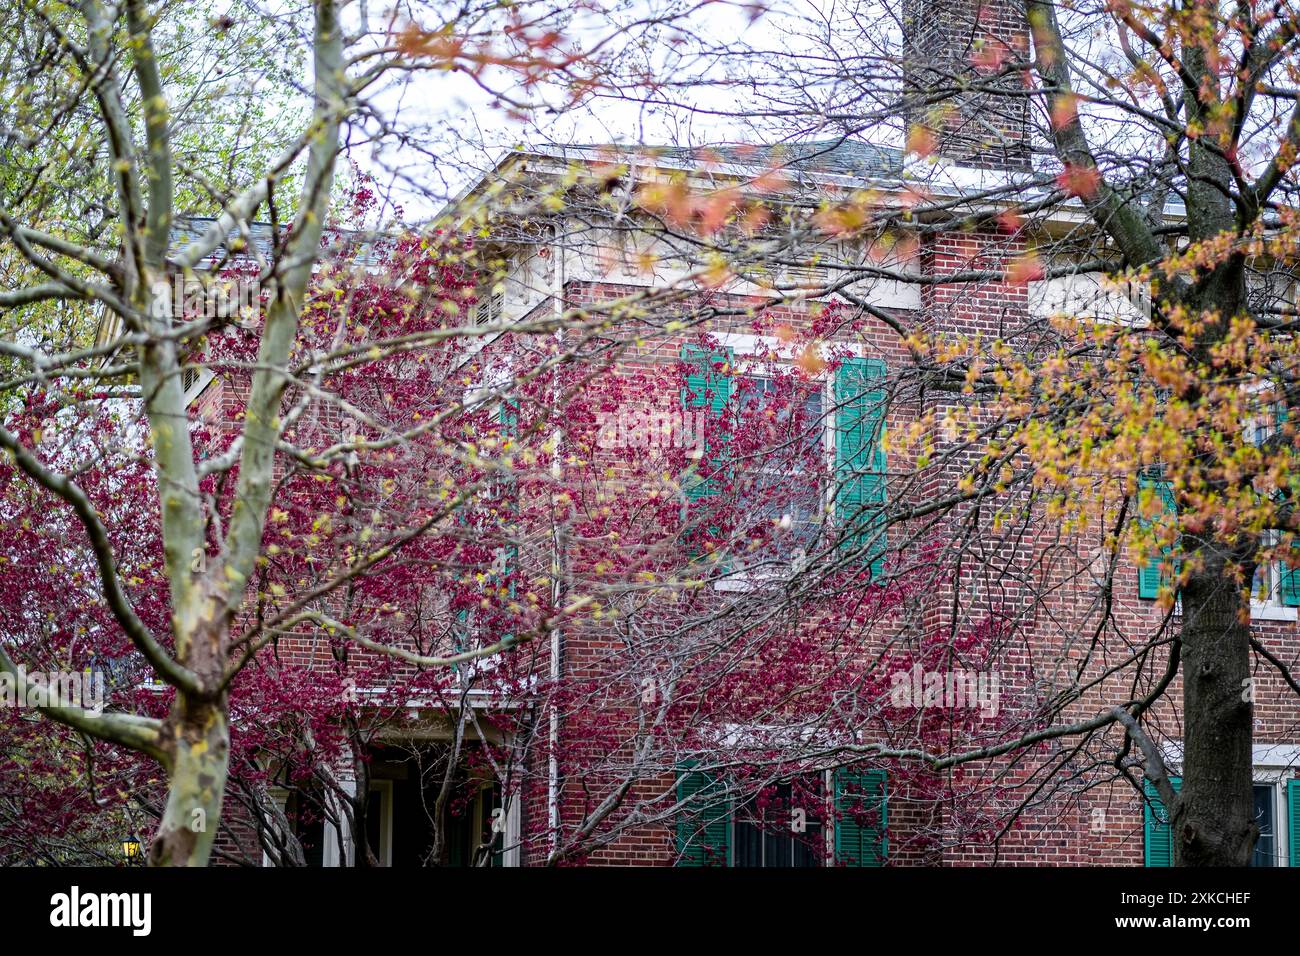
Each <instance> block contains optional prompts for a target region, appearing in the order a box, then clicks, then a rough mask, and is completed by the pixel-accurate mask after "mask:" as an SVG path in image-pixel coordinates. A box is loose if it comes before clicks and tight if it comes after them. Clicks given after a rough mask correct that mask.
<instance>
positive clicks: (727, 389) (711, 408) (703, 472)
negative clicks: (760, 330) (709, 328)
mask: <svg viewBox="0 0 1300 956" xmlns="http://www.w3.org/2000/svg"><path fill="white" fill-rule="evenodd" d="M681 356H682V361H683V362H685V363H686V364H687V365H688V366H690V370H689V371H688V372H687V373H686V384H685V385H684V386H683V387H682V408H683V410H685V411H690V410H692V409H696V408H703V409H705V413H706V414H707V415H708V417H710V418H720V417H721V416H722V413H723V410H724V409H726V407H727V403H728V402H730V401H731V388H732V383H731V375H730V374H729V371H730V368H731V364H732V353H731V350H730V349H724V350H723V351H721V352H707V351H705V350H704V349H702V348H700V347H699V346H697V345H689V344H688V345H683V346H682V352H681ZM725 441H726V436H724V435H718V434H715V435H714V436H713V439H712V441H710V442H709V443H708V446H707V447H706V448H705V449H704V454H703V456H702V457H701V458H700V461H699V463H698V464H697V465H696V466H694V467H695V468H696V469H698V471H697V474H696V476H695V480H693V481H690V480H688V482H687V484H686V495H687V497H688V498H689V499H690V500H691V501H697V500H699V499H700V498H705V497H708V496H709V495H715V494H717V493H718V490H719V489H720V488H721V475H720V472H721V471H722V469H723V468H724V467H725V466H726V449H725V448H724V447H723V445H724V444H725Z"/></svg>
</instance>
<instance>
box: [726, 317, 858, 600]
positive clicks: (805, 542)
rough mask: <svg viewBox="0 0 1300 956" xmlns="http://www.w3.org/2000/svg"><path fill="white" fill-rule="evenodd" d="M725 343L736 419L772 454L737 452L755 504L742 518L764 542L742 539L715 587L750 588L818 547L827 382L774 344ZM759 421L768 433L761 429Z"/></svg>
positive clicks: (753, 339)
mask: <svg viewBox="0 0 1300 956" xmlns="http://www.w3.org/2000/svg"><path fill="white" fill-rule="evenodd" d="M722 338H723V340H724V344H725V345H727V346H728V347H730V348H732V349H733V351H734V353H735V366H734V378H733V387H734V388H735V389H736V390H737V410H738V414H739V416H740V417H741V419H742V420H743V421H745V422H747V423H749V425H750V426H752V428H753V429H754V430H755V436H756V437H757V439H758V441H759V443H760V444H765V445H769V446H770V447H771V448H772V449H773V451H775V452H776V453H774V454H766V455H763V454H752V453H751V454H749V455H746V453H745V452H744V451H743V450H742V451H741V452H740V457H741V463H740V465H741V470H742V473H743V478H742V480H743V481H744V482H746V483H747V490H748V493H749V494H750V495H751V496H752V497H753V498H754V506H753V508H750V509H745V513H746V514H747V516H749V517H751V518H752V519H755V520H753V521H752V522H751V524H750V528H751V529H752V530H753V531H754V532H755V533H756V535H763V536H765V540H764V541H763V543H761V544H759V545H758V546H754V539H753V538H746V536H744V535H741V536H739V539H738V540H737V542H736V547H735V548H734V553H735V560H734V561H733V562H732V563H731V571H730V573H729V574H727V575H726V576H724V577H723V578H721V579H720V580H719V581H718V582H716V584H715V587H717V588H718V589H719V590H747V589H749V588H751V587H753V586H754V585H756V584H758V583H760V582H762V581H764V580H777V579H783V578H784V577H786V576H787V575H788V573H789V572H790V570H791V569H792V568H794V567H796V566H798V565H799V564H800V563H801V562H802V561H804V560H805V559H806V557H807V555H808V554H809V553H810V552H811V551H812V550H813V549H814V548H815V547H816V546H817V545H818V543H819V536H820V535H821V533H822V529H823V528H824V526H825V524H826V519H827V517H828V516H829V514H830V503H829V496H828V492H829V489H830V486H831V480H832V477H833V466H834V458H833V441H834V439H833V435H832V429H831V428H830V427H828V419H827V411H828V409H830V408H832V407H833V406H834V396H833V389H832V380H831V376H829V375H827V374H825V373H821V374H818V375H808V374H806V373H805V372H804V371H802V370H801V369H800V368H799V367H798V365H797V364H796V356H795V355H793V354H791V350H790V349H789V347H787V346H785V345H783V344H781V343H779V342H778V341H777V340H776V339H768V338H766V337H757V336H723V337H722ZM763 418H767V419H768V420H769V425H770V427H768V428H763V423H762V420H763ZM751 451H752V450H751ZM760 451H761V449H760Z"/></svg>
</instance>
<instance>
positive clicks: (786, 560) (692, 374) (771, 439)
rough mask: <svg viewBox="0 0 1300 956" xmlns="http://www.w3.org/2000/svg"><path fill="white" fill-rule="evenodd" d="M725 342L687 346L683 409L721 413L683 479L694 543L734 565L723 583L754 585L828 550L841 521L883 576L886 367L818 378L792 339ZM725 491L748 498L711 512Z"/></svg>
mask: <svg viewBox="0 0 1300 956" xmlns="http://www.w3.org/2000/svg"><path fill="white" fill-rule="evenodd" d="M720 339H721V341H722V343H723V344H722V345H721V346H719V347H717V348H708V349H706V348H701V347H699V346H696V345H691V344H688V345H685V346H683V348H682V353H681V357H682V361H683V363H684V364H685V365H686V367H687V374H686V376H685V381H684V387H683V389H682V404H683V409H684V411H686V412H688V413H690V414H703V415H704V416H705V417H706V421H707V420H708V419H716V420H717V421H707V424H706V425H705V426H704V428H703V431H702V433H703V434H705V435H707V436H708V437H707V440H706V442H705V444H706V446H707V447H706V449H705V450H704V453H703V454H702V455H701V456H700V459H699V460H698V462H697V463H696V464H695V465H693V466H692V469H693V470H694V471H696V472H697V473H694V474H692V473H691V471H689V470H688V472H687V474H685V475H684V476H683V490H684V492H685V495H686V498H687V500H688V502H689V505H688V507H687V510H686V514H687V520H688V530H687V535H686V537H687V541H688V547H689V548H691V549H692V550H693V551H695V552H696V553H697V554H701V555H702V554H705V553H708V554H713V555H715V556H716V557H717V558H718V559H720V560H718V565H719V566H720V567H725V569H726V571H725V573H724V574H723V575H722V576H721V577H720V579H719V580H718V581H717V582H716V586H717V587H720V588H724V589H725V588H728V587H731V588H737V589H744V588H747V587H749V586H750V585H751V584H752V582H753V581H755V580H757V579H761V578H764V577H785V576H786V575H787V574H788V572H789V570H790V569H791V567H793V566H797V564H798V563H799V562H800V561H802V560H803V559H805V558H806V557H809V556H811V555H812V554H813V553H814V551H818V552H824V551H825V550H826V549H825V548H823V547H822V545H823V540H822V539H823V538H831V537H834V536H833V535H826V536H824V535H822V532H823V530H825V529H826V528H827V522H826V518H827V517H828V516H833V517H834V519H835V521H836V523H837V524H838V525H840V526H841V528H840V530H839V531H838V539H839V542H840V544H841V546H842V547H843V549H844V551H845V553H847V554H849V555H850V556H851V563H855V564H859V565H868V566H869V567H870V569H871V573H872V574H873V576H875V575H879V574H880V573H881V571H882V569H883V564H884V562H883V557H884V551H885V513H884V505H885V497H886V496H885V457H884V452H883V449H882V447H881V446H882V436H883V425H884V409H885V400H886V391H885V388H884V381H885V364H884V363H883V362H882V361H880V360H878V359H867V358H862V357H858V356H850V357H848V358H844V359H842V360H840V361H839V362H838V363H837V364H836V365H835V368H834V373H833V374H818V375H808V374H807V373H805V372H804V371H803V369H801V368H799V365H798V363H797V359H796V356H795V355H794V354H793V351H794V348H793V347H792V346H791V345H789V344H788V343H785V342H780V341H778V340H776V339H768V338H764V337H760V336H752V335H739V334H736V335H724V336H721V337H720ZM746 356H757V357H754V358H746ZM828 364H830V361H829V359H828ZM696 410H699V411H696ZM733 415H734V416H736V417H735V418H732V416H733ZM733 431H734V433H733ZM724 489H729V492H728V493H732V492H734V493H735V494H736V495H737V496H739V497H738V499H733V500H732V501H731V502H730V504H732V505H733V508H732V509H731V510H730V512H725V511H720V512H716V513H715V512H712V511H711V510H710V509H711V508H712V507H713V506H712V505H711V504H710V499H714V497H715V496H718V495H719V494H721V493H722V492H723V490H724ZM715 514H716V518H715ZM724 518H729V519H730V520H729V521H727V520H723V519H724ZM720 546H721V547H723V548H725V551H723V550H719V547H720Z"/></svg>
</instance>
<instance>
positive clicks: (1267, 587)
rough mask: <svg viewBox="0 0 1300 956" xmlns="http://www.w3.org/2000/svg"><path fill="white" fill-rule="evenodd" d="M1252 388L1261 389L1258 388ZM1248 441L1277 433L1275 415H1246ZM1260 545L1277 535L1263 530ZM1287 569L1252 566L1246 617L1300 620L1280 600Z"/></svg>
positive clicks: (1273, 564)
mask: <svg viewBox="0 0 1300 956" xmlns="http://www.w3.org/2000/svg"><path fill="white" fill-rule="evenodd" d="M1253 391H1262V388H1260V389H1255V390H1253ZM1242 427H1243V428H1244V430H1245V437H1246V440H1247V441H1248V442H1250V443H1251V444H1254V445H1262V444H1264V442H1266V441H1268V440H1269V439H1270V438H1272V437H1273V435H1274V434H1276V433H1277V430H1278V415H1277V414H1276V413H1268V414H1259V415H1255V416H1252V417H1251V418H1248V419H1247V420H1246V421H1245V422H1244V423H1243V426H1242ZM1260 544H1261V546H1262V547H1265V548H1271V547H1273V546H1274V545H1276V544H1277V534H1276V533H1274V532H1268V533H1266V534H1265V535H1264V536H1263V538H1262V539H1261V541H1260ZM1287 572H1288V568H1287V566H1286V564H1284V563H1283V562H1281V561H1270V562H1261V563H1260V564H1259V565H1258V566H1257V567H1256V568H1255V577H1254V579H1253V580H1252V581H1251V584H1250V616H1251V617H1252V618H1255V619H1256V620H1262V621H1295V620H1297V619H1300V613H1298V612H1300V608H1296V607H1294V606H1289V605H1288V604H1287V603H1286V602H1285V600H1284V599H1283V579H1284V576H1285V575H1286V574H1287Z"/></svg>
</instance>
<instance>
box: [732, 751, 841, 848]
mask: <svg viewBox="0 0 1300 956" xmlns="http://www.w3.org/2000/svg"><path fill="white" fill-rule="evenodd" d="M825 811H826V788H825V785H824V781H823V777H822V775H821V774H817V775H813V776H810V777H807V778H803V779H800V780H798V781H795V782H793V783H781V784H775V785H773V786H771V787H766V788H764V789H763V790H762V791H760V792H759V793H758V794H757V795H756V796H755V797H754V798H753V799H752V800H751V801H750V802H749V803H748V804H746V805H745V806H743V807H741V808H739V809H738V810H737V812H736V815H735V818H734V823H733V835H732V846H733V847H734V848H735V850H734V854H735V855H734V858H733V861H732V862H733V865H734V866H738V867H799V868H804V867H814V866H822V865H823V864H824V863H825V861H826V827H825V823H824V820H823V817H824V816H825Z"/></svg>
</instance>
